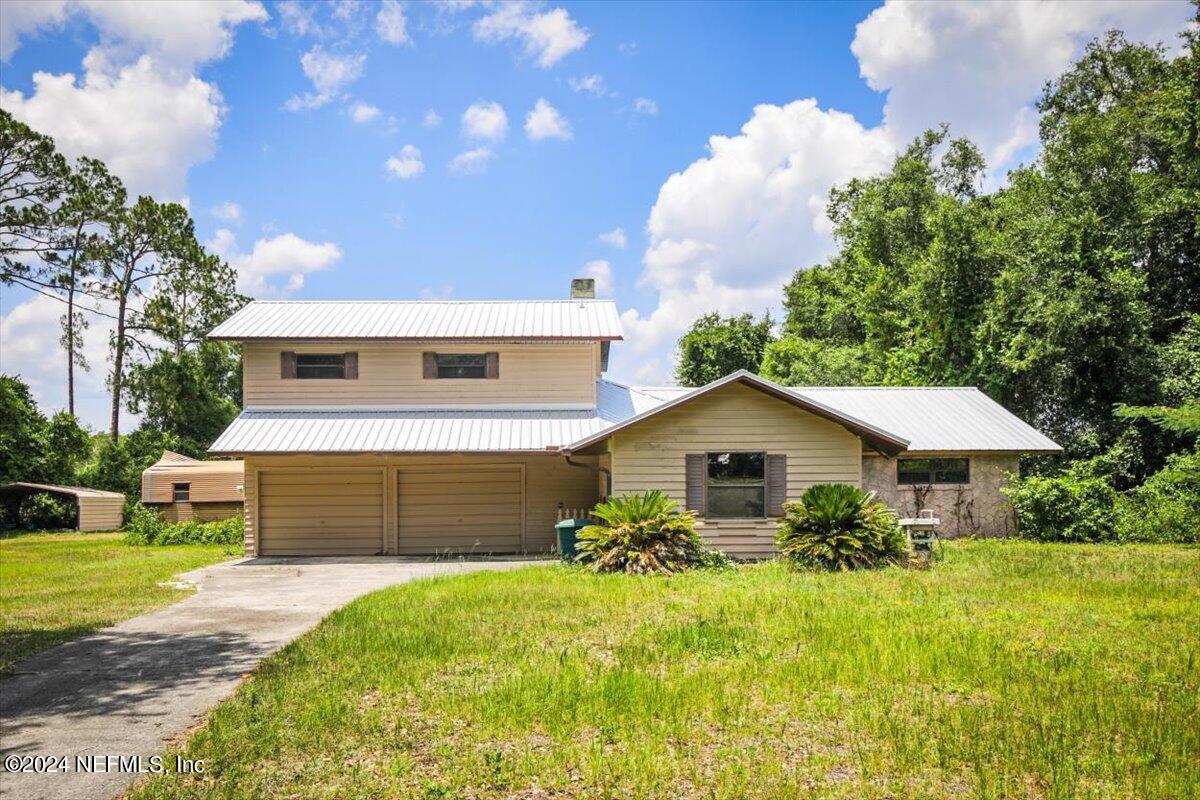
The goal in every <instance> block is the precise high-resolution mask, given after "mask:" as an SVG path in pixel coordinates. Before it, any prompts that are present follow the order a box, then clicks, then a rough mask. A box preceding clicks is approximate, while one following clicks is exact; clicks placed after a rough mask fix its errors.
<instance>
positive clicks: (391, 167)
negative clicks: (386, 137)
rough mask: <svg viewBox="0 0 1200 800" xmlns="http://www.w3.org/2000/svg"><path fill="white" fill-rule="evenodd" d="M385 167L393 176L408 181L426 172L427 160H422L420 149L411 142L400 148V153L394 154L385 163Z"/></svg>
mask: <svg viewBox="0 0 1200 800" xmlns="http://www.w3.org/2000/svg"><path fill="white" fill-rule="evenodd" d="M384 167H385V168H386V169H387V171H388V173H389V174H390V175H391V176H392V177H394V178H399V179H400V180H402V181H406V180H409V179H411V178H415V177H417V176H418V175H420V174H421V173H422V172H424V171H425V162H423V161H422V160H421V151H420V150H418V149H417V148H416V147H413V146H412V145H411V144H406V145H404V147H402V148H401V149H400V152H399V154H397V155H394V156H392V157H391V158H389V159H388V160H387V161H386V162H385V163H384Z"/></svg>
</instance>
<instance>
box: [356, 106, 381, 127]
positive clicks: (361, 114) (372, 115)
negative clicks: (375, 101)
mask: <svg viewBox="0 0 1200 800" xmlns="http://www.w3.org/2000/svg"><path fill="white" fill-rule="evenodd" d="M379 114H380V111H379V108H378V106H373V105H371V104H370V103H363V102H361V101H360V102H357V103H355V104H354V105H352V106H350V119H352V120H354V121H355V122H356V123H357V124H359V125H366V124H367V123H368V122H373V121H374V120H376V119H378V118H379Z"/></svg>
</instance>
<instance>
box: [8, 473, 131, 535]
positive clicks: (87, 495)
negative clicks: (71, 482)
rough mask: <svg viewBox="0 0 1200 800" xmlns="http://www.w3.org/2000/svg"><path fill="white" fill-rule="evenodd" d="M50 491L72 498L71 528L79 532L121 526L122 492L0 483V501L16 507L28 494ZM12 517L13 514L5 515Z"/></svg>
mask: <svg viewBox="0 0 1200 800" xmlns="http://www.w3.org/2000/svg"><path fill="white" fill-rule="evenodd" d="M43 492H44V493H46V494H53V495H57V496H59V497H65V498H70V499H72V500H74V501H75V528H76V530H81V531H115V530H117V529H118V528H120V527H121V516H122V513H123V511H124V508H125V495H123V494H120V493H119V492H105V491H102V490H100V489H85V488H83V487H80V486H53V485H50V484H45V483H7V484H5V485H4V486H0V504H3V505H5V506H9V507H12V508H13V510H14V511H15V510H16V509H15V507H16V506H19V505H20V503H21V501H22V500H23V499H25V498H26V497H28V496H29V495H31V494H39V493H43ZM9 516H11V517H12V518H13V519H16V517H17V515H16V514H15V513H13V514H11V515H9Z"/></svg>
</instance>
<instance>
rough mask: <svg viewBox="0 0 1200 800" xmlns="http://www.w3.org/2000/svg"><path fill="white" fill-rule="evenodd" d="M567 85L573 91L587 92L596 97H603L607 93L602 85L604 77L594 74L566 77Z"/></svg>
mask: <svg viewBox="0 0 1200 800" xmlns="http://www.w3.org/2000/svg"><path fill="white" fill-rule="evenodd" d="M567 85H568V86H570V87H571V91H573V92H587V93H588V94H594V95H596V96H597V97H604V96H605V95H607V94H608V93H609V92H608V89H607V88H606V87H605V85H604V78H603V77H602V76H600V75H596V74H592V75H584V76H583V77H580V78H567Z"/></svg>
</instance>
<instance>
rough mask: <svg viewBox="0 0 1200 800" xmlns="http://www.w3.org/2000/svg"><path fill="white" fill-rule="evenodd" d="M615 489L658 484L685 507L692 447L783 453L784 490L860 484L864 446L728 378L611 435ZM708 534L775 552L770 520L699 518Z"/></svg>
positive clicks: (749, 549)
mask: <svg viewBox="0 0 1200 800" xmlns="http://www.w3.org/2000/svg"><path fill="white" fill-rule="evenodd" d="M609 449H610V450H611V452H612V469H613V494H614V495H618V496H619V495H622V494H625V493H629V492H644V491H647V490H650V489H661V490H662V491H664V492H666V493H667V494H668V495H670V496H671V497H672V498H673V499H675V500H676V501H678V502H679V504H680V506H683V505H684V503H685V502H686V499H687V498H686V495H687V469H686V460H687V455H688V454H689V453H693V454H694V453H705V452H719V451H727V450H735V451H736V450H761V451H764V452H767V453H777V454H782V455H785V456H787V495H788V498H787V499H789V500H794V499H796V498H797V497H799V496H800V494H801V493H802V492H803V491H804V490H805V489H806V488H808V487H809V486H812V485H813V484H816V483H849V484H852V485H855V486H858V485H860V483H861V482H862V445H861V443H860V441H859V438H858V437H857V436H855V435H854V434H852V433H850V432H849V431H847V430H846V429H845V428H843V427H841V426H840V425H837V424H835V423H832V422H829V421H828V420H825V419H822V418H820V417H818V416H816V415H814V414H810V413H808V412H806V411H803V410H801V409H798V408H796V407H794V406H791V405H789V404H787V403H785V402H783V401H782V400H778V399H776V398H773V397H769V396H768V395H765V394H763V393H762V392H759V391H757V390H755V389H752V388H750V387H747V386H741V385H738V384H732V385H730V386H727V387H725V388H723V389H720V390H718V391H716V392H713V393H711V394H708V395H705V396H703V397H700V398H697V399H696V400H693V401H691V402H689V403H685V404H683V405H681V406H679V407H678V408H674V409H671V410H669V411H665V412H663V413H662V414H660V415H658V416H656V417H651V418H650V419H647V420H646V421H645V422H642V423H639V424H637V425H634V426H632V427H630V428H628V429H626V430H624V431H621V432H620V433H618V434H616V435H615V436H614V437H613V438H612V439H611V440H610V446H609ZM699 530H700V532H701V534H702V535H703V536H704V538H705V539H706V540H708V541H709V542H710V543H712V544H713V545H715V546H717V547H720V548H721V549H722V550H724V551H726V552H727V553H730V554H731V555H735V556H741V557H761V556H768V555H771V554H772V553H774V552H775V530H776V523H775V521H774V520H719V521H718V520H713V521H706V520H701V522H700V525H699Z"/></svg>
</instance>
